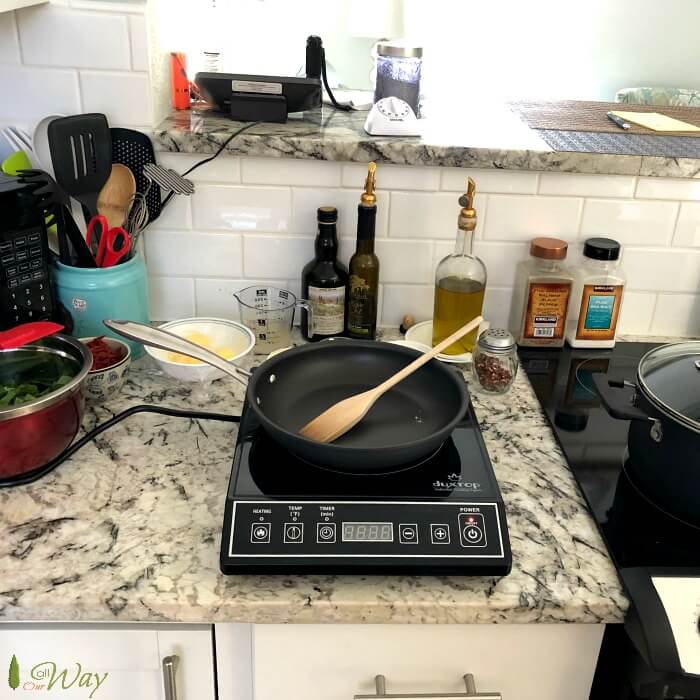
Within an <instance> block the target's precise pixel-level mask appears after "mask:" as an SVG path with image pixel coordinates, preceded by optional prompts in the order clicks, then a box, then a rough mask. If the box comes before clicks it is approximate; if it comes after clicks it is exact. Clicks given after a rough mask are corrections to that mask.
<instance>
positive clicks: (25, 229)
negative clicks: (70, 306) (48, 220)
mask: <svg viewBox="0 0 700 700" xmlns="http://www.w3.org/2000/svg"><path fill="white" fill-rule="evenodd" d="M0 213H1V214H0V330H5V329H7V328H12V327H13V326H16V325H18V324H20V323H26V322H28V321H43V320H47V319H50V318H52V316H53V313H54V307H55V304H54V299H53V295H52V291H51V285H50V284H49V268H48V258H49V247H48V236H47V232H46V224H45V222H44V218H43V213H42V212H41V210H40V209H39V208H38V207H37V201H36V197H35V196H34V194H33V188H32V186H31V185H23V184H21V183H19V182H18V180H17V178H15V177H9V176H5V175H2V174H0Z"/></svg>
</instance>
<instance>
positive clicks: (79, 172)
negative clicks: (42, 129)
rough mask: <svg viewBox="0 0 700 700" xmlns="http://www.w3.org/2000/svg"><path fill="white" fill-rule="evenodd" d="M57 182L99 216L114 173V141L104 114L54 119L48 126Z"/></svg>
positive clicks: (93, 213) (89, 211)
mask: <svg viewBox="0 0 700 700" xmlns="http://www.w3.org/2000/svg"><path fill="white" fill-rule="evenodd" d="M48 136H49V149H50V151H51V161H52V163H53V168H54V172H55V175H56V182H58V184H59V185H61V187H62V188H63V189H64V190H65V191H66V192H67V193H68V194H69V195H71V196H72V197H75V199H77V200H78V201H79V202H80V203H81V204H82V205H83V207H84V208H85V209H86V210H87V212H88V215H89V216H90V218H92V217H93V216H96V215H97V197H98V195H99V193H100V190H101V189H102V187H103V185H104V184H105V182H107V178H108V177H109V174H110V172H111V170H112V139H111V136H110V133H109V124H108V123H107V118H106V117H105V115H104V114H78V115H76V116H73V117H61V118H60V119H54V120H53V121H52V122H51V123H50V124H49V127H48Z"/></svg>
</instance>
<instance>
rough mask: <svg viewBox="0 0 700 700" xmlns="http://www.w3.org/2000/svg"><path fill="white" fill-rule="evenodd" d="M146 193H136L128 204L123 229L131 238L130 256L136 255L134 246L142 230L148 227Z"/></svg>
mask: <svg viewBox="0 0 700 700" xmlns="http://www.w3.org/2000/svg"><path fill="white" fill-rule="evenodd" d="M146 194H148V193H147V192H146V193H142V192H137V193H136V194H135V195H134V196H133V197H132V198H131V201H130V202H129V205H128V212H129V213H128V215H127V217H126V222H125V224H124V228H125V229H126V230H127V232H128V233H129V235H130V236H131V250H132V251H133V253H132V255H135V254H136V250H137V248H136V244H137V243H138V240H139V238H140V236H141V234H142V233H143V230H144V229H145V228H146V226H148V222H149V219H148V204H147V202H146Z"/></svg>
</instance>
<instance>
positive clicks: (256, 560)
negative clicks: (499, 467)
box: [221, 403, 512, 576]
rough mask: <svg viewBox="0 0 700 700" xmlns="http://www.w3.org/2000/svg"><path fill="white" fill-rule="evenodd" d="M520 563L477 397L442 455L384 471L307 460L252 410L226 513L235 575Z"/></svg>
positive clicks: (463, 570)
mask: <svg viewBox="0 0 700 700" xmlns="http://www.w3.org/2000/svg"><path fill="white" fill-rule="evenodd" d="M511 562H512V558H511V550H510V542H509V538H508V526H507V522H506V512H505V507H504V504H503V499H502V497H501V493H500V490H499V487H498V483H497V481H496V478H495V475H494V473H493V467H492V465H491V461H490V459H489V455H488V452H487V451H486V447H485V445H484V441H483V438H482V436H481V431H480V430H479V426H478V423H477V421H476V418H475V416H474V409H473V407H472V405H471V403H470V404H469V406H468V409H467V412H466V414H465V415H464V418H463V420H462V421H461V422H460V423H459V424H458V425H457V427H456V428H455V430H454V431H453V433H452V435H451V437H450V438H448V439H447V440H446V442H445V443H443V445H442V446H441V447H440V448H439V449H438V450H437V452H435V453H434V454H432V455H429V456H428V457H427V458H426V459H424V460H423V461H421V462H419V463H416V464H410V465H404V466H403V467H399V468H392V469H391V470H387V471H386V472H384V473H372V474H367V473H364V474H348V473H341V472H337V471H333V470H331V469H327V468H324V467H323V466H322V465H314V464H309V463H307V462H304V461H302V460H301V459H299V458H298V457H295V456H294V455H292V454H291V453H289V452H288V451H287V450H286V449H285V448H283V447H281V446H280V445H278V444H277V443H276V442H274V441H273V440H272V439H271V438H270V437H269V436H268V435H267V433H265V431H264V430H263V429H262V427H261V426H260V425H259V423H258V422H257V419H256V418H255V416H254V414H253V412H252V411H249V410H247V409H244V411H243V415H242V417H241V424H240V429H239V434H238V440H237V444H236V450H235V454H234V460H233V468H232V471H231V479H230V482H229V489H228V494H227V499H226V507H225V515H224V527H223V535H222V543H221V570H222V571H223V572H224V573H225V574H247V573H267V574H308V573H319V574H342V573H344V574H387V573H392V574H396V573H402V574H418V575H419V574H425V575H430V574H462V575H494V576H503V575H506V574H508V573H509V571H510V568H511Z"/></svg>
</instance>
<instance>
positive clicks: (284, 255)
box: [243, 234, 314, 280]
mask: <svg viewBox="0 0 700 700" xmlns="http://www.w3.org/2000/svg"><path fill="white" fill-rule="evenodd" d="M313 255H314V239H313V238H307V237H301V236H258V235H252V234H250V235H245V236H243V272H244V274H245V276H246V277H247V278H248V279H267V280H270V279H295V278H296V277H299V278H300V277H301V270H302V268H303V267H304V265H305V264H306V263H307V262H309V260H311V258H313Z"/></svg>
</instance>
